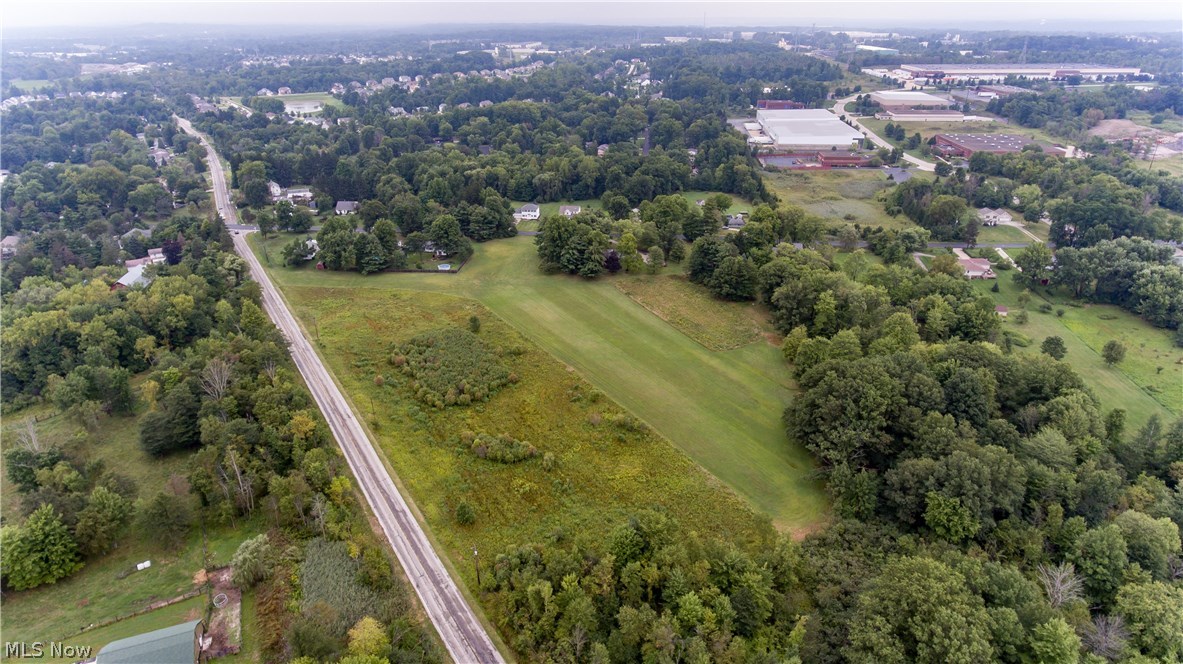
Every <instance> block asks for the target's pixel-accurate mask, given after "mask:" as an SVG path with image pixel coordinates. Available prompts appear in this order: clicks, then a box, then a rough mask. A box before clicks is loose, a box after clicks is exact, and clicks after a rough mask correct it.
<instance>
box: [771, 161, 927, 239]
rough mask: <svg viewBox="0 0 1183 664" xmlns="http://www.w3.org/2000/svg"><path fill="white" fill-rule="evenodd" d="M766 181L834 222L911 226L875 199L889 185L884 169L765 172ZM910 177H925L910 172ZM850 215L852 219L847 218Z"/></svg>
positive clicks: (790, 199) (784, 195)
mask: <svg viewBox="0 0 1183 664" xmlns="http://www.w3.org/2000/svg"><path fill="white" fill-rule="evenodd" d="M763 175H764V179H765V183H766V184H767V185H768V187H769V188H770V189H771V190H772V191H773V192H775V193H776V195H777V196H779V197H780V198H781V200H782V201H785V202H788V203H792V204H794V205H800V206H801V207H803V208H805V209H806V210H808V211H810V212H812V213H813V214H816V215H819V216H822V217H827V218H829V219H830V220H831V221H834V222H836V224H837V225H842V224H846V223H857V224H861V225H863V226H871V227H875V226H883V227H884V228H897V229H898V228H910V227H912V226H913V225H914V224H913V223H912V222H911V221H909V220H908V218H907V217H904V216H903V215H900V216H896V217H892V216H890V215H888V214H887V212H885V211H884V210H883V204H882V203H880V202H879V201H878V200H876V198H875V196H876V194H877V193H878V192H879V191H881V190H883V189H887V188H888V187H890V186H892V183H891V181H890V180H888V179H887V176H886V174H885V173H884V172H883V171H879V170H871V169H859V170H833V171H821V172H816V173H802V172H793V171H780V172H777V173H764V174H763ZM913 177H924V176H922V175H917V174H913ZM846 215H851V217H853V218H851V219H846Z"/></svg>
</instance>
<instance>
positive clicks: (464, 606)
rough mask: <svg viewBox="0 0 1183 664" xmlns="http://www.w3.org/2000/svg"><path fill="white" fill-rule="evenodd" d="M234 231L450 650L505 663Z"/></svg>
mask: <svg viewBox="0 0 1183 664" xmlns="http://www.w3.org/2000/svg"><path fill="white" fill-rule="evenodd" d="M174 118H175V120H176V122H177V124H178V125H179V126H180V127H181V129H183V130H184V131H185V132H186V133H189V134H192V135H194V136H196V137H197V138H198V139H199V140H200V141H201V143H202V145H203V146H204V147H205V150H206V154H207V155H208V160H209V163H210V173H211V174H212V176H213V185H214V202H215V205H216V208H217V210H218V214H219V215H221V217H222V220H223V222H225V223H226V224H227V225H228V226H230V227H231V228H233V227H236V226H238V225H239V221H238V214H237V211H236V210H235V209H234V205H233V204H232V203H231V199H230V190H229V188H228V187H227V186H226V174H225V172H224V171H223V169H222V167H221V161H220V160H219V159H218V155H217V153H216V152H215V151H214V148H213V146H212V145H210V143H209V142H208V141H207V140H206V138H205V136H203V135H201V134H200V133H199V132H197V131H196V130H194V129H193V126H192V125H191V124H190V123H189V122H188V121H187V120H185V119H183V118H179V117H175V116H174ZM231 237H232V238H233V240H234V248H235V250H236V251H238V253H239V255H241V256H242V257H243V259H244V260H246V262H247V264H248V265H249V266H250V271H251V277H252V278H253V279H254V280H255V281H257V282H258V283H259V286H260V287H261V288H262V291H263V308H264V310H265V311H266V312H267V314H268V315H269V316H271V320H272V321H274V322H275V324H276V326H277V327H278V328H279V329H280V331H281V332H283V334H284V336H285V337H287V339H288V341H289V343H290V344H291V345H290V349H291V354H292V359H293V360H294V361H295V363H296V367H297V368H298V369H299V370H300V374H301V375H302V376H303V377H304V382H305V383H307V384H308V388H309V390H311V392H312V396H313V398H315V399H316V403H317V405H318V406H320V409H321V412H322V413H323V414H324V417H325V420H326V421H328V423H329V428H330V429H331V430H332V432H333V436H334V437H336V439H337V442H338V444H340V446H341V451H342V452H343V453H344V454H345V459H346V460H347V461H348V462H349V467H350V468H351V469H352V470H353V475H354V477H356V478H357V481H358V484H359V485H360V486H361V489H362V493H363V494H364V495H365V497H366V500H367V501H368V502H369V504H370V507H371V509H372V510H373V512H374V516H375V517H377V519H378V522H379V523H380V524H381V525H382V531H383V532H384V533H385V535H386V539H387V540H388V541H389V542H390V545H391V547H392V548H393V549H394V552H395V554H396V555H397V556H398V559H399V562H400V563H402V566H403V569H404V570H405V571H406V574H407V578H408V579H409V580H410V581H411V585H412V586H413V587H414V588H415V592H416V593H417V594H418V595H419V599H420V601H421V602H422V603H423V608H424V609H426V611H427V615H428V617H430V618H431V622H432V623H434V624H435V628H436V630H437V631H438V632H439V635H440V637H441V638H442V639H443V642H444V646H445V647H446V648H447V649H448V653H449V654H450V655H451V656H452V659H453V660H454V661H456V662H458V663H459V664H470V663H471V664H478V663H479V664H486V663H490V664H502V663H503V662H504V661H505V660H504V659H503V658H502V656H501V653H500V652H498V650H497V648H496V647H495V646H494V645H493V642H492V640H491V639H490V638H489V635H488V634H487V633H486V632H485V630H484V628H483V627H482V625H481V623H480V621H479V620H477V617H476V614H475V613H473V610H472V607H470V606H469V605H468V602H467V601H466V600H465V598H464V596H463V595H462V594H461V593H460V590H459V588H458V587H457V586H456V583H455V582H454V581H453V580H452V577H451V576H450V575H449V574H448V570H447V568H446V567H444V564H443V561H442V560H440V557H439V556H438V555H437V554H436V552H435V550H434V549H432V547H431V543H430V541H429V540H428V539H427V534H426V533H425V532H424V530H423V527H422V526H421V525H420V524H419V522H418V520H416V519H415V516H414V514H413V513H412V512H411V510H410V509H409V507H408V505H407V501H406V500H405V499H404V498H403V496H402V494H400V493H399V491H398V488H397V487H396V486H395V484H394V482H393V481H392V480H391V478H390V475H389V474H388V473H387V471H386V468H385V466H383V464H382V460H381V459H380V458H379V457H378V454H377V452H375V450H374V446H373V444H372V443H371V442H370V440H369V437H368V436H367V435H366V432H365V430H364V429H363V428H362V427H361V424H360V423H359V422H358V420H357V417H356V416H355V415H354V413H353V411H352V410H351V409H350V407H349V403H348V402H347V401H346V400H345V397H344V395H342V394H341V391H340V389H339V388H338V387H337V384H336V383H335V382H333V379H332V376H330V375H329V372H328V370H327V369H326V368H325V366H324V364H323V363H322V362H321V360H320V357H319V356H318V355H317V354H316V352H315V351H314V350H313V348H312V344H311V343H309V341H308V339H307V338H306V337H305V336H304V334H303V331H302V330H301V329H300V326H299V324H297V322H296V319H295V317H293V316H292V314H291V312H290V311H289V310H288V307H287V304H286V303H285V302H284V300H283V298H282V297H281V296H280V294H279V291H278V290H277V289H276V288H275V285H274V284H273V283H272V282H271V279H270V277H268V275H267V272H266V271H264V270H263V266H262V265H261V264H260V263H259V259H258V258H256V257H255V254H254V252H252V251H251V250H250V247H249V246H248V245H247V242H246V235H245V233H244V232H241V231H232V232H231Z"/></svg>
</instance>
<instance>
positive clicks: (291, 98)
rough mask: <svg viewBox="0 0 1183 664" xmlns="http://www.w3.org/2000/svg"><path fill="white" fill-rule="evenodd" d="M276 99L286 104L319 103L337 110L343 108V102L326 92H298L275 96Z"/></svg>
mask: <svg viewBox="0 0 1183 664" xmlns="http://www.w3.org/2000/svg"><path fill="white" fill-rule="evenodd" d="M275 98H276V99H279V100H280V101H282V102H284V103H285V104H286V103H291V102H294V103H300V102H310V101H319V102H320V103H322V104H324V105H325V106H336V107H337V108H345V102H343V101H341V100H340V99H337V98H336V97H334V96H333V95H331V94H329V93H327V92H299V93H296V94H291V95H276V97H275Z"/></svg>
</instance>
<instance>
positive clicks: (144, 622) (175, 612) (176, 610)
mask: <svg viewBox="0 0 1183 664" xmlns="http://www.w3.org/2000/svg"><path fill="white" fill-rule="evenodd" d="M206 599H207V598H206V596H205V595H198V596H197V597H190V598H189V599H187V600H185V601H183V602H177V603H176V604H172V605H170V606H166V607H163V608H159V609H156V610H155V611H150V612H148V613H145V614H143V615H140V616H136V617H135V618H128V619H127V620H122V621H120V622H117V623H115V624H114V625H107V626H106V627H100V628H98V629H94V630H91V631H89V632H85V633H83V634H79V635H77V636H72V637H70V638H67V639H63V642H64V643H65V644H66V645H69V646H89V647H90V648H92V650H91V655H90V656H91V657H94V656H95V655H96V654H98V651H99V649H100V648H102V647H103V646H105V645H107V644H108V643H111V642H112V641H118V640H119V639H125V638H127V637H129V636H135V635H137V634H143V633H144V632H151V631H153V630H157V629H164V628H165V627H172V626H174V625H178V624H180V623H183V622H188V621H190V620H196V619H197V618H202V619H204V618H205V617H206ZM5 638H8V636H7V635H6V636H5ZM9 640H11V639H9ZM46 652H47V653H48V650H46ZM37 661H39V662H73V661H76V660H74V659H54V658H52V657H48V656H47V657H45V658H44V659H38V660H37Z"/></svg>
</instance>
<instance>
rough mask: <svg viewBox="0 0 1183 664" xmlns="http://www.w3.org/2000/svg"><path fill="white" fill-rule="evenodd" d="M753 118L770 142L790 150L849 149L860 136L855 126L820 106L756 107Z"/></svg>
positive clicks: (861, 136)
mask: <svg viewBox="0 0 1183 664" xmlns="http://www.w3.org/2000/svg"><path fill="white" fill-rule="evenodd" d="M756 122H758V123H760V127H761V128H762V129H763V130H764V133H765V134H766V135H767V136H768V138H769V139H771V140H769V141H767V142H768V143H771V144H772V145H775V146H776V147H778V148H786V149H793V150H829V149H838V150H849V149H851V148H852V147H855V144H856V143H858V141H860V140H861V139H862V138H863V135H862V134H861V133H859V131H858V130H856V129H854V128H853V127H851V126H850V125H848V124H846V123H845V122H843V121H841V120H839V119H838V116H836V115H834V114H833V113H831V112H829V111H826V110H822V109H793V110H760V111H756Z"/></svg>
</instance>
